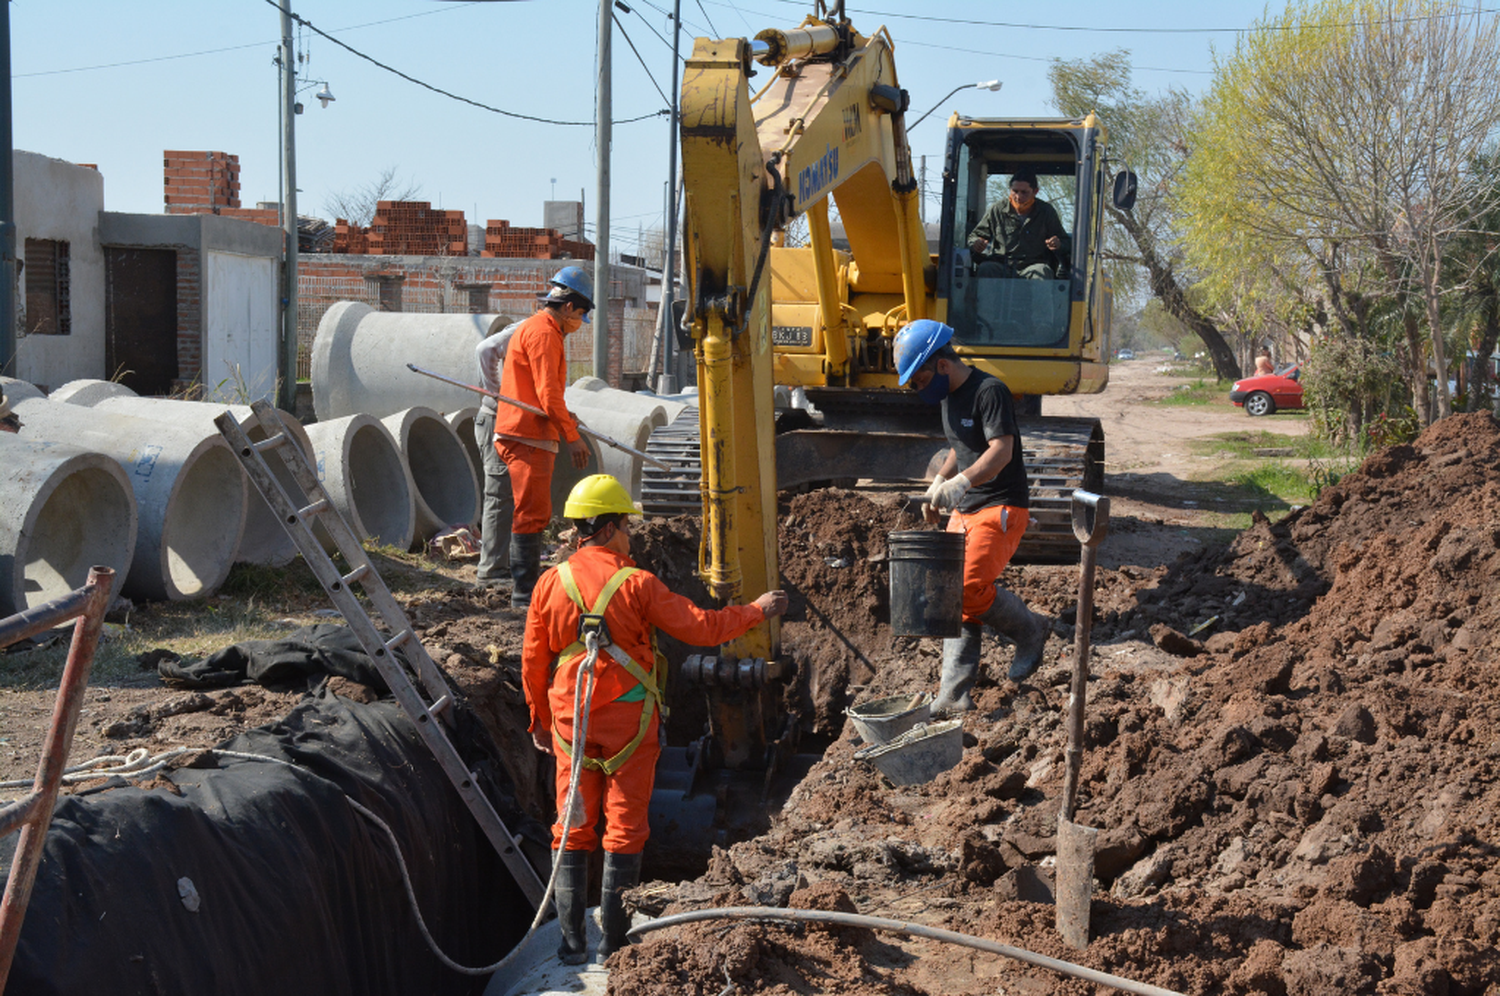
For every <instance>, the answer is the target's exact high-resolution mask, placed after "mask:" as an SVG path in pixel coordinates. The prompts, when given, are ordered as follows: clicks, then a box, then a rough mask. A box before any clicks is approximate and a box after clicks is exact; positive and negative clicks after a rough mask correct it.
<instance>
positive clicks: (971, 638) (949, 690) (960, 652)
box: [932, 622, 984, 716]
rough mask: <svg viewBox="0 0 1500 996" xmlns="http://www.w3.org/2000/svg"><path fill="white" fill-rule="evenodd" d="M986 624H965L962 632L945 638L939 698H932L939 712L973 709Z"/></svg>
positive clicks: (937, 714) (940, 714)
mask: <svg viewBox="0 0 1500 996" xmlns="http://www.w3.org/2000/svg"><path fill="white" fill-rule="evenodd" d="M983 639H984V627H983V626H982V625H980V624H979V623H969V622H966V623H964V624H963V629H962V631H961V632H960V633H959V635H958V636H956V637H953V638H951V639H947V640H944V641H943V676H942V680H941V681H940V682H939V683H938V693H937V698H936V699H933V701H932V713H933V715H935V716H951V715H953V714H954V713H959V712H972V711H973V709H974V700H973V699H972V698H970V697H969V690H970V689H971V688H973V687H974V678H975V676H976V675H977V674H978V673H979V650H980V647H981V645H982V642H981V641H983Z"/></svg>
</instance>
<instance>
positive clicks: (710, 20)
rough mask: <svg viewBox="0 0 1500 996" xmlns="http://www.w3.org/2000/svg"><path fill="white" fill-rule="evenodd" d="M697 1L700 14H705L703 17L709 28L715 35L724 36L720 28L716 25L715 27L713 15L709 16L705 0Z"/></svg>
mask: <svg viewBox="0 0 1500 996" xmlns="http://www.w3.org/2000/svg"><path fill="white" fill-rule="evenodd" d="M697 2H698V12H699V13H700V14H702V15H703V19H704V20H705V21H707V22H708V30H709V31H712V32H713V36H714V37H715V38H722V37H723V35H721V34H719V29H718V28H716V27H714V19H713V18H711V17H709V16H708V11H706V10H704V9H703V0H697Z"/></svg>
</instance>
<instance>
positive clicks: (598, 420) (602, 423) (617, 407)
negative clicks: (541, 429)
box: [565, 377, 687, 500]
mask: <svg viewBox="0 0 1500 996" xmlns="http://www.w3.org/2000/svg"><path fill="white" fill-rule="evenodd" d="M565 397H566V398H567V402H568V409H569V410H570V411H572V412H573V413H574V414H575V415H577V416H578V417H579V419H580V420H581V421H582V422H583V424H584V425H586V426H588V427H589V428H590V429H592V430H594V431H595V432H598V433H601V434H602V435H605V436H609V437H610V438H611V439H615V440H618V441H619V442H622V443H624V444H625V445H626V446H630V447H633V448H635V449H637V450H641V451H644V450H645V449H646V443H647V441H648V440H650V438H651V431H652V430H653V429H655V428H657V427H658V426H663V425H667V424H668V423H670V422H671V421H672V420H673V419H675V418H676V417H677V416H678V415H680V414H682V412H683V410H684V409H686V408H687V405H685V404H683V403H682V402H680V401H673V400H670V399H666V398H661V397H657V396H655V395H649V394H632V393H631V392H630V391H621V390H619V389H617V388H613V387H610V386H609V384H607V383H606V382H604V381H602V380H600V379H599V378H598V377H581V378H579V379H578V380H577V381H575V382H574V383H573V384H571V385H569V387H568V389H567V391H566V393H565ZM599 458H600V470H601V471H602V472H603V473H606V474H613V475H614V476H615V477H616V478H618V479H619V481H620V483H621V484H623V485H625V487H626V488H627V489H629V491H630V496H631V497H632V498H635V499H637V500H639V499H640V497H641V458H640V457H636V456H631V455H630V454H628V453H622V452H621V451H619V450H617V449H615V448H614V447H612V446H604V447H601V448H600V451H599Z"/></svg>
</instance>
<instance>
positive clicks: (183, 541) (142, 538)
mask: <svg viewBox="0 0 1500 996" xmlns="http://www.w3.org/2000/svg"><path fill="white" fill-rule="evenodd" d="M10 383H14V382H10ZM10 383H7V385H6V389H5V393H6V395H7V397H12V396H14V397H16V399H17V400H16V401H15V403H14V404H13V407H14V408H15V411H16V414H17V415H18V416H19V417H20V419H21V431H20V434H19V435H20V439H21V440H23V441H27V442H32V443H66V444H67V445H68V446H72V447H76V448H78V449H80V450H84V451H89V452H93V453H97V454H102V455H104V456H107V457H110V458H112V459H113V460H114V461H115V462H116V463H117V464H118V465H119V466H120V467H121V468H122V469H123V471H124V475H125V478H126V479H127V480H128V482H129V484H130V488H131V490H132V491H133V493H134V496H135V503H136V510H137V513H138V527H137V529H136V530H135V543H134V555H133V556H132V557H131V560H130V566H129V570H128V572H127V573H126V574H125V581H124V584H123V586H122V591H123V593H124V594H126V595H129V596H130V597H132V598H142V599H158V600H159V599H183V598H194V597H199V596H202V595H206V594H209V593H211V592H212V591H214V590H215V589H217V588H218V586H219V585H220V584H222V583H223V581H224V578H225V576H227V575H228V573H229V568H230V566H231V565H232V564H233V563H234V554H235V551H236V550H237V549H238V548H239V544H240V536H241V534H242V532H243V530H244V527H245V508H246V489H245V477H244V473H243V472H242V471H241V469H240V465H239V462H238V461H237V460H236V459H235V456H234V454H233V452H231V451H230V449H229V446H228V444H226V443H225V442H224V440H223V438H222V437H220V436H219V434H218V433H217V432H212V433H210V432H207V431H203V430H201V429H197V428H194V427H193V426H192V425H191V424H171V423H167V422H158V421H154V420H151V419H142V418H138V417H135V416H132V415H125V414H121V413H119V412H114V411H109V412H105V411H94V410H91V409H89V408H85V407H81V406H78V405H72V404H66V403H59V402H56V401H52V400H50V399H47V398H43V397H41V396H40V394H39V393H38V394H37V395H36V396H30V397H28V396H26V394H25V392H23V391H19V390H18V391H14V392H13V391H12V389H11V386H10ZM74 396H75V397H76V396H77V395H76V394H75V395H74ZM7 467H9V465H8V464H7ZM6 476H11V475H6ZM106 488H107V486H106V485H103V484H100V485H99V489H106ZM96 490H97V489H96ZM43 491H45V489H41V488H39V489H34V490H33V491H32V492H31V494H32V495H33V496H34V497H33V499H31V504H33V505H34V504H35V499H36V498H40V497H41V496H42V493H43ZM82 491H83V493H95V491H91V490H89V489H82ZM51 494H53V495H55V494H56V489H53V490H52V491H51ZM18 500H19V499H18ZM114 508H115V506H114V505H113V504H111V503H109V502H104V503H102V504H101V505H99V506H95V505H87V506H80V507H79V508H77V509H76V512H77V515H78V516H79V517H80V518H83V519H88V518H90V517H94V516H101V517H105V518H110V519H111V520H112V521H114V522H116V523H117V525H116V528H118V523H119V522H120V521H121V520H120V515H121V513H119V512H118V511H117V510H114ZM44 511H45V509H38V510H36V516H35V517H41V516H42V513H43V512H44ZM28 517H33V516H31V513H29V512H28V513H27V514H26V515H25V516H18V518H22V519H25V518H28ZM126 518H127V519H128V516H126ZM0 552H3V551H0ZM28 556H29V557H31V558H32V559H36V558H37V557H39V556H40V557H43V558H45V557H48V556H51V555H50V554H45V553H39V552H38V551H32V553H30V554H28ZM66 559H67V558H66V556H65V555H63V554H58V555H57V561H56V562H57V563H64V562H65V561H66ZM111 566H113V565H111ZM58 573H59V574H62V573H64V572H61V571H59V572H58Z"/></svg>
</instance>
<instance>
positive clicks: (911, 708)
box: [844, 692, 932, 744]
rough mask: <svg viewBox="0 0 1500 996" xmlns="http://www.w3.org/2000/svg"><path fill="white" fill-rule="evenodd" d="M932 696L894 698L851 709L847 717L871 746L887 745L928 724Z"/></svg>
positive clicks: (929, 694) (845, 712) (846, 712)
mask: <svg viewBox="0 0 1500 996" xmlns="http://www.w3.org/2000/svg"><path fill="white" fill-rule="evenodd" d="M931 704H932V694H931V693H930V692H922V693H920V694H917V695H892V696H890V697H889V698H884V699H874V700H873V701H870V702H862V703H860V704H859V705H857V706H850V707H849V708H848V709H845V710H844V715H845V716H848V717H849V721H850V722H852V723H853V724H854V729H855V730H857V731H858V732H859V737H860V739H861V740H863V741H864V742H865V743H867V744H883V743H885V742H887V741H889V740H894V739H895V738H896V737H898V736H900V735H901V734H903V733H905V732H906V731H907V730H909V729H911V728H912V727H913V726H916V725H917V724H918V723H925V722H927V719H928V717H929V716H930V715H931V710H930V709H929V706H930V705H931Z"/></svg>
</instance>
